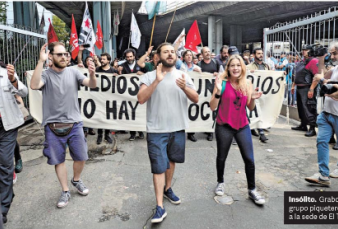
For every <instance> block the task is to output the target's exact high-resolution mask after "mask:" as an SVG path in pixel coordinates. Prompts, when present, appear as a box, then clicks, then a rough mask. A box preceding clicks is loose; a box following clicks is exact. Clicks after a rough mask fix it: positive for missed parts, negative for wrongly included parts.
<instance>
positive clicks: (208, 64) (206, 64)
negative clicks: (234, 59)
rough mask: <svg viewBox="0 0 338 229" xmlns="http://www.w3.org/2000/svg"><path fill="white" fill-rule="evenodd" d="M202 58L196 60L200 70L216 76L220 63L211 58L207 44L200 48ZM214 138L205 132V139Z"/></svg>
mask: <svg viewBox="0 0 338 229" xmlns="http://www.w3.org/2000/svg"><path fill="white" fill-rule="evenodd" d="M201 53H202V56H203V60H201V61H200V62H198V66H199V67H200V68H201V69H202V72H209V73H211V74H212V75H213V77H215V76H217V74H218V72H219V69H220V65H219V64H218V63H217V62H216V60H214V59H212V58H211V52H210V49H209V48H208V47H207V46H204V47H203V48H202V50H201ZM213 138H214V134H213V133H207V140H208V141H212V140H213Z"/></svg>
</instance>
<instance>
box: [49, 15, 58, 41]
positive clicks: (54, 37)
mask: <svg viewBox="0 0 338 229" xmlns="http://www.w3.org/2000/svg"><path fill="white" fill-rule="evenodd" d="M48 21H49V27H48V33H47V35H48V44H50V43H53V42H55V41H59V39H58V36H57V35H56V33H55V31H54V27H53V25H52V22H51V21H50V19H49V18H48Z"/></svg>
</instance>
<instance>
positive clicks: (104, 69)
mask: <svg viewBox="0 0 338 229" xmlns="http://www.w3.org/2000/svg"><path fill="white" fill-rule="evenodd" d="M110 62H111V56H110V55H109V53H102V54H101V66H100V67H97V68H96V72H98V73H112V74H113V75H114V76H117V75H118V71H117V70H115V69H114V68H113V67H111V66H110ZM102 134H103V130H102V129H98V130H97V140H96V144H98V145H100V144H101V143H102ZM109 134H110V130H107V129H106V130H104V140H106V141H107V142H108V143H109V144H112V143H113V139H112V138H111V137H110V136H109Z"/></svg>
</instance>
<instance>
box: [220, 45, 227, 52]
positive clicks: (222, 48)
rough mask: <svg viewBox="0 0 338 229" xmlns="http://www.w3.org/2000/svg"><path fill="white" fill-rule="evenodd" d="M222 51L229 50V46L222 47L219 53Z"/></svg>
mask: <svg viewBox="0 0 338 229" xmlns="http://www.w3.org/2000/svg"><path fill="white" fill-rule="evenodd" d="M223 49H228V50H229V46H227V45H223V46H222V48H221V49H220V50H219V52H220V53H222V52H223Z"/></svg>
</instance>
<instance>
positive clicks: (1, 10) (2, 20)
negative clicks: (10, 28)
mask: <svg viewBox="0 0 338 229" xmlns="http://www.w3.org/2000/svg"><path fill="white" fill-rule="evenodd" d="M6 7H7V4H6V2H1V1H0V24H6V21H7V15H6Z"/></svg>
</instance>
